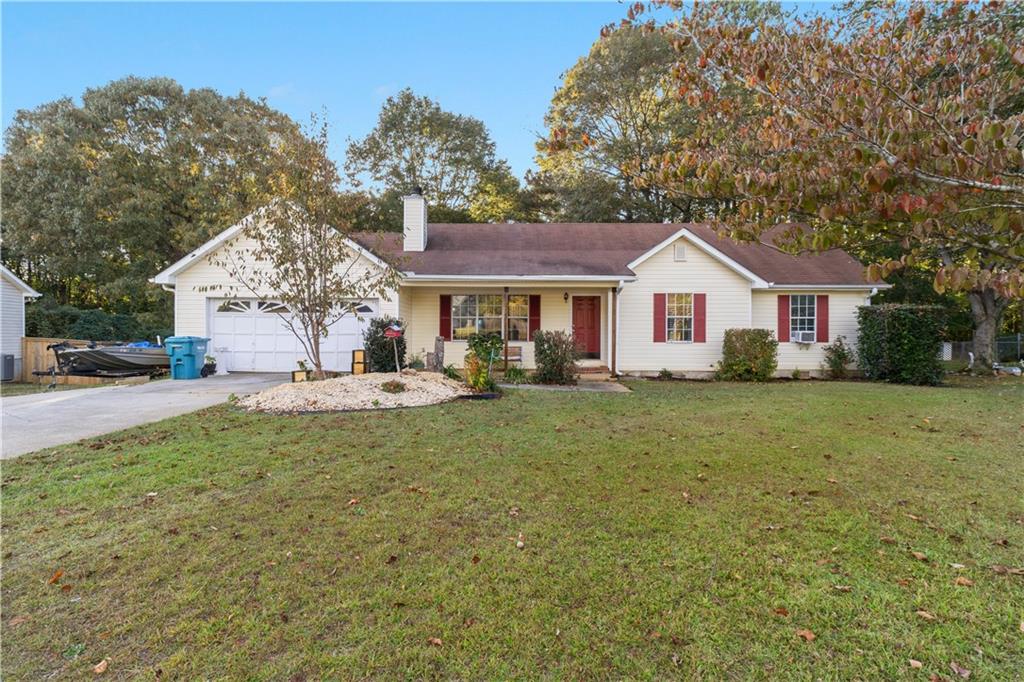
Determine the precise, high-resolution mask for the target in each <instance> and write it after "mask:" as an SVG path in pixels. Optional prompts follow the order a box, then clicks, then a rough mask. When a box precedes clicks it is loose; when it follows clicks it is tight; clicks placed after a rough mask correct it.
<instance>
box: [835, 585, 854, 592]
mask: <svg viewBox="0 0 1024 682" xmlns="http://www.w3.org/2000/svg"><path fill="white" fill-rule="evenodd" d="M832 589H833V590H835V591H836V592H849V591H850V590H852V589H853V588H852V587H850V586H849V585H833V586H832Z"/></svg>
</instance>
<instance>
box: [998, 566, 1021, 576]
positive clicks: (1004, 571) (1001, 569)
mask: <svg viewBox="0 0 1024 682" xmlns="http://www.w3.org/2000/svg"><path fill="white" fill-rule="evenodd" d="M992 570H993V571H995V572H996V573H998V574H999V575H1024V568H1013V567H1010V566H1003V565H1002V564H994V565H993V566H992Z"/></svg>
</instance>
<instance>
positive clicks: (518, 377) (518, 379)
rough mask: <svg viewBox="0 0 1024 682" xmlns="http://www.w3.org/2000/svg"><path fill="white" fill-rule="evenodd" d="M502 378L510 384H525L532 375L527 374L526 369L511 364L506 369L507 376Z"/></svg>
mask: <svg viewBox="0 0 1024 682" xmlns="http://www.w3.org/2000/svg"><path fill="white" fill-rule="evenodd" d="M502 378H503V379H504V380H505V382H506V383H509V384H525V383H529V381H530V377H528V376H527V375H526V370H524V369H523V368H522V367H518V366H516V365H510V366H509V368H508V369H506V370H505V376H504V377H502Z"/></svg>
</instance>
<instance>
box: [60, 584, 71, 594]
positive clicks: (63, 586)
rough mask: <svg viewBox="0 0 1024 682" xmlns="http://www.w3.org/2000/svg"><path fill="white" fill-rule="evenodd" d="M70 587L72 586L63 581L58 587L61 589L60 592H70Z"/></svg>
mask: <svg viewBox="0 0 1024 682" xmlns="http://www.w3.org/2000/svg"><path fill="white" fill-rule="evenodd" d="M72 587H73V586H72V585H68V584H67V583H64V584H63V585H61V586H60V589H61V591H62V592H70V591H71V588H72Z"/></svg>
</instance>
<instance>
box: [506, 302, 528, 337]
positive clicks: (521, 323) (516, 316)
mask: <svg viewBox="0 0 1024 682" xmlns="http://www.w3.org/2000/svg"><path fill="white" fill-rule="evenodd" d="M508 340H509V341H529V340H530V296H529V294H509V297H508Z"/></svg>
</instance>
